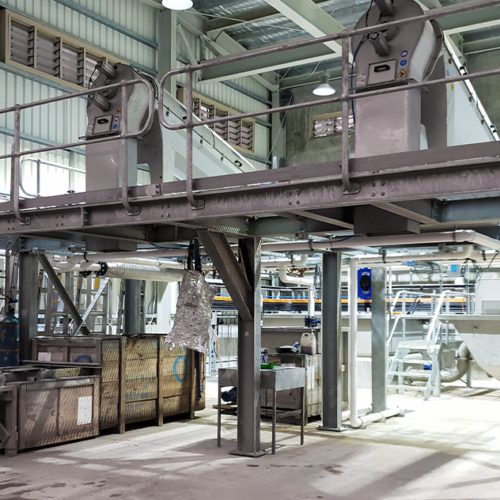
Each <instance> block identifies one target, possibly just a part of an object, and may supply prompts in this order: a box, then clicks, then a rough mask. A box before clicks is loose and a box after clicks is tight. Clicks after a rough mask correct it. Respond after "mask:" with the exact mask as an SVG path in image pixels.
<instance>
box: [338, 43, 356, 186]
mask: <svg viewBox="0 0 500 500" xmlns="http://www.w3.org/2000/svg"><path fill="white" fill-rule="evenodd" d="M342 185H343V186H344V193H346V194H347V193H354V192H356V191H357V190H358V189H359V188H358V187H357V186H354V185H353V184H352V183H351V179H350V178H349V37H347V36H345V37H344V38H342Z"/></svg>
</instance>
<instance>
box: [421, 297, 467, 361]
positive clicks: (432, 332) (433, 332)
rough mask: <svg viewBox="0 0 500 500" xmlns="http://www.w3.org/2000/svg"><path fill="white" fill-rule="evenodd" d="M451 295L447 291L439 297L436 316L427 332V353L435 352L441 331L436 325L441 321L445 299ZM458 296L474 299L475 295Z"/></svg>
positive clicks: (435, 311)
mask: <svg viewBox="0 0 500 500" xmlns="http://www.w3.org/2000/svg"><path fill="white" fill-rule="evenodd" d="M450 294H451V290H445V291H443V292H442V293H441V295H440V296H439V301H438V303H437V306H436V309H435V310H434V314H433V316H432V319H431V322H430V323H429V330H428V332H427V337H426V342H427V351H428V352H429V353H432V352H433V351H434V347H435V345H436V340H437V335H438V334H439V329H436V324H437V322H438V321H439V315H440V314H441V308H442V307H443V303H444V299H445V297H446V296H447V295H450ZM456 294H457V295H461V296H463V297H474V296H475V294H474V293H470V292H457V293H456Z"/></svg>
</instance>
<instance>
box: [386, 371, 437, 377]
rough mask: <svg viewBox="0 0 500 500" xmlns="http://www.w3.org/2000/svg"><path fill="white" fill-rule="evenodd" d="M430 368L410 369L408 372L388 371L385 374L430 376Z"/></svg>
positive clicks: (394, 375)
mask: <svg viewBox="0 0 500 500" xmlns="http://www.w3.org/2000/svg"><path fill="white" fill-rule="evenodd" d="M431 373H432V372H431V371H430V370H411V371H409V372H388V373H387V375H391V376H393V377H396V376H398V377H414V376H415V377H430V375H431Z"/></svg>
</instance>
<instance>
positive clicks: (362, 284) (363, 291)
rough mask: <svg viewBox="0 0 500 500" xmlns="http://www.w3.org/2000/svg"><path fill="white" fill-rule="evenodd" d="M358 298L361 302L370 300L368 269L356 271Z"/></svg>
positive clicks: (369, 272) (370, 287)
mask: <svg viewBox="0 0 500 500" xmlns="http://www.w3.org/2000/svg"><path fill="white" fill-rule="evenodd" d="M358 298H359V299H361V300H369V299H371V298H372V270H371V269H370V268H368V267H362V268H361V269H358Z"/></svg>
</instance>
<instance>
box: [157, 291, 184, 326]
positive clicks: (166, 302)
mask: <svg viewBox="0 0 500 500" xmlns="http://www.w3.org/2000/svg"><path fill="white" fill-rule="evenodd" d="M156 286H157V293H158V310H157V314H158V316H157V319H156V322H157V325H158V331H159V332H161V333H169V332H170V331H171V330H172V327H173V326H174V320H173V316H174V315H175V311H176V307H177V295H178V293H179V291H178V290H179V284H178V283H161V282H158V283H157V284H156Z"/></svg>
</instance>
